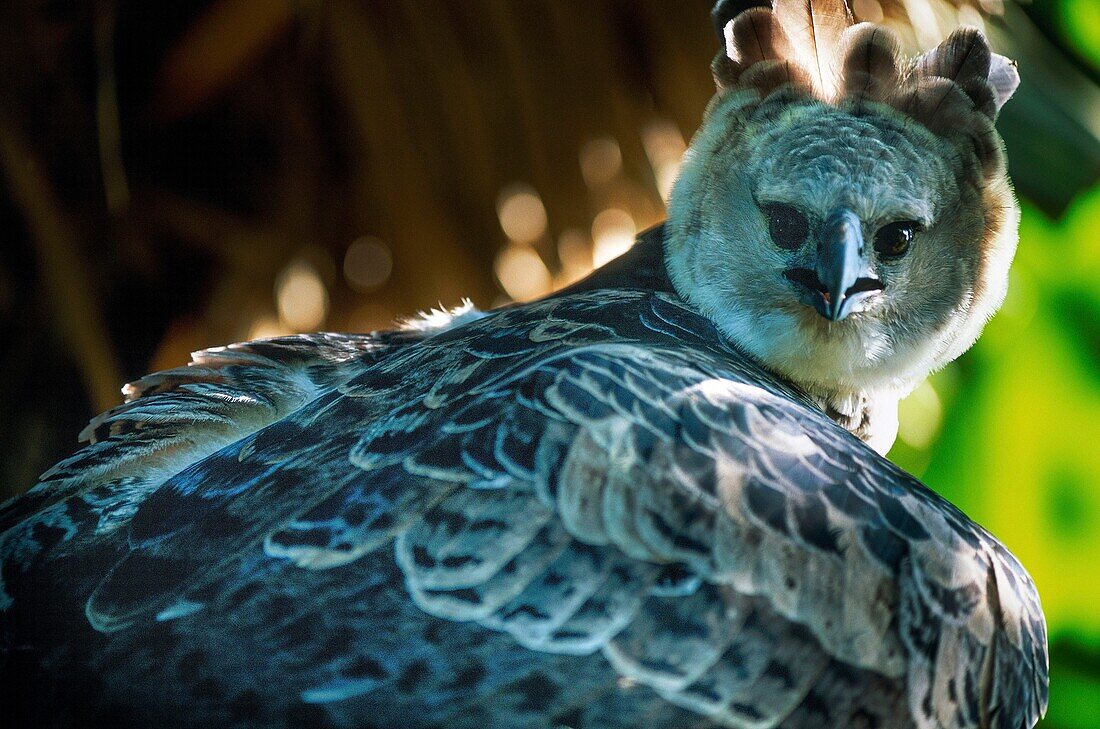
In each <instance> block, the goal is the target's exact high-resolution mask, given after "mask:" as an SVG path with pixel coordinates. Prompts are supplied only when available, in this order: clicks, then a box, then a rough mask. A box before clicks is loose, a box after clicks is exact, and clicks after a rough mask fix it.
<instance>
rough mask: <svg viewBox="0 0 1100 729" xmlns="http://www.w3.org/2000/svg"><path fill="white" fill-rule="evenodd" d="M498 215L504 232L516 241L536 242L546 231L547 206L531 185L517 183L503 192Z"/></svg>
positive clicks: (499, 201)
mask: <svg viewBox="0 0 1100 729" xmlns="http://www.w3.org/2000/svg"><path fill="white" fill-rule="evenodd" d="M497 217H498V219H499V220H500V227H501V228H502V229H503V230H504V234H505V235H506V236H508V237H509V238H511V239H512V240H513V241H515V242H516V243H534V242H535V241H537V240H538V239H539V238H541V237H542V236H543V235H544V234H545V233H546V208H545V207H543V204H542V198H540V197H539V194H538V193H537V192H535V189H534V188H533V187H531V186H530V185H523V184H515V185H511V186H509V187H507V188H506V189H505V190H504V191H503V192H501V193H500V197H499V199H498V200H497Z"/></svg>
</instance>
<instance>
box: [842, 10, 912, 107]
mask: <svg viewBox="0 0 1100 729" xmlns="http://www.w3.org/2000/svg"><path fill="white" fill-rule="evenodd" d="M843 49H844V50H843V55H844V65H843V68H842V73H841V76H842V78H843V86H842V87H841V95H843V96H847V97H851V98H853V99H856V100H857V101H863V100H864V99H867V100H870V101H878V102H885V101H886V100H887V99H889V98H890V97H891V96H892V95H893V94H895V93H896V92H897V88H898V85H899V83H900V80H901V71H900V69H899V68H898V49H899V43H898V38H897V36H896V35H894V33H893V31H891V30H890V29H889V28H886V27H884V26H881V25H873V24H871V23H860V24H858V25H853V26H852V27H851V28H849V29H848V30H846V31H845V32H844V38H843Z"/></svg>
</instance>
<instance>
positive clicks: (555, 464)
mask: <svg viewBox="0 0 1100 729" xmlns="http://www.w3.org/2000/svg"><path fill="white" fill-rule="evenodd" d="M723 7H725V8H726V9H727V10H728V8H729V7H731V6H730V5H729V4H728V3H726V4H724V5H723ZM724 20H726V19H724ZM722 27H723V30H724V37H725V40H726V43H725V47H724V49H723V50H722V51H721V52H720V53H719V54H718V57H717V58H716V60H715V63H714V66H713V71H714V76H715V79H716V81H717V87H718V88H717V94H716V95H715V97H714V99H713V101H712V102H711V104H710V106H709V108H708V111H707V116H706V119H705V121H704V123H703V126H702V128H701V130H700V131H699V132H698V134H697V136H696V137H695V139H694V141H693V142H692V144H691V147H690V150H689V152H688V155H687V158H686V161H685V163H684V166H683V170H682V174H681V176H680V178H679V181H678V182H677V183H676V186H675V188H674V191H673V194H672V197H671V203H670V209H669V217H668V220H667V222H666V223H664V224H663V225H661V226H658V227H656V228H653V229H651V230H649V231H647V232H646V233H644V234H642V235H641V236H640V239H639V240H638V241H637V243H636V245H635V246H634V248H633V249H632V250H631V251H630V252H629V253H627V254H626V255H625V256H623V257H622V258H619V259H617V260H616V261H613V262H611V263H610V264H608V265H607V266H605V267H604V268H602V269H600V270H598V271H596V272H595V273H594V274H593V275H592V276H591V277H589V278H588V279H586V280H584V281H582V282H580V283H578V284H575V285H574V286H572V287H570V288H567V289H565V290H563V291H561V292H558V293H557V294H554V295H551V296H549V297H548V298H545V299H543V300H540V301H536V302H533V303H529V304H523V305H514V306H509V307H505V308H501V309H498V310H494V311H490V312H478V311H475V310H472V309H470V308H465V309H462V310H460V311H456V312H452V313H450V314H440V315H437V316H434V317H429V318H426V319H423V320H418V321H415V322H413V323H411V324H409V325H407V326H405V327H404V328H401V329H398V330H395V331H390V332H382V333H375V334H367V335H339V334H317V335H304V336H295V337H287V338H280V339H273V340H266V341H256V342H250V343H246V344H239V345H232V346H228V347H224V348H220V349H213V350H208V351H205V352H201V353H198V354H197V355H195V358H194V361H193V362H192V364H191V365H190V366H188V367H184V368H180V369H175V370H170V371H167V372H161V373H159V374H154V375H150V376H147V377H145V378H142V379H141V380H138V381H137V382H135V383H133V384H130V385H127V386H126V388H125V389H124V393H125V396H126V400H125V403H124V404H122V405H120V406H118V407H116V408H114V409H113V410H111V411H108V412H106V413H104V414H103V415H100V416H99V417H97V418H95V419H94V420H93V421H92V422H91V423H90V425H89V426H88V428H87V429H86V430H85V431H84V432H83V434H82V438H83V439H84V440H85V441H86V442H87V445H86V446H85V447H84V448H83V449H82V450H80V451H79V452H77V453H76V454H75V455H73V456H72V457H70V458H68V459H66V460H64V461H62V462H61V463H59V464H58V465H57V466H55V467H54V468H53V469H51V470H50V471H49V472H47V473H46V474H45V475H44V476H43V478H42V481H41V482H40V483H39V484H38V485H37V486H35V487H34V488H32V489H31V490H30V491H29V492H28V493H27V494H25V495H24V496H22V497H21V498H17V499H15V500H14V501H11V502H9V503H8V504H6V505H5V506H4V507H3V510H2V513H0V535H2V536H0V557H2V577H3V582H2V585H0V646H2V650H3V658H2V664H3V671H2V672H3V676H2V681H3V683H4V685H5V686H6V687H7V688H8V690H9V692H10V693H9V694H8V695H9V697H10V698H9V699H8V700H7V701H6V703H5V706H4V711H5V712H6V714H7V716H8V718H9V720H10V721H12V722H14V723H15V724H28V725H34V726H112V727H117V726H141V727H152V726H155V727H166V726H188V727H213V726H217V727H222V726H225V727H228V726H257V727H259V726H262V727H284V726H286V727H296V726H309V727H330V726H331V727H540V728H543V727H573V728H580V727H588V728H603V727H607V728H612V727H623V728H626V727H631V728H639V727H682V728H684V729H689V728H692V729H695V728H701V727H744V728H752V729H764V728H767V727H784V728H801V727H810V728H813V729H820V728H821V727H875V728H878V729H886V728H898V729H901V728H914V729H915V728H919V729H961V728H964V727H974V728H979V727H980V728H996V729H1020V728H1025V727H1031V726H1033V725H1034V724H1035V723H1036V722H1037V721H1038V718H1039V717H1040V715H1041V714H1042V713H1043V711H1045V707H1046V702H1047V649H1046V632H1045V626H1044V620H1043V615H1042V611H1041V608H1040V605H1039V600H1038V596H1037V594H1036V592H1035V588H1034V586H1033V584H1032V582H1031V580H1030V578H1029V577H1028V575H1027V573H1026V572H1025V571H1024V569H1023V568H1022V567H1021V566H1020V564H1019V563H1018V562H1017V561H1016V559H1015V558H1014V557H1013V556H1012V555H1011V554H1009V552H1008V551H1007V550H1006V549H1005V548H1004V547H1003V546H1002V545H1001V544H999V543H998V542H997V540H996V539H995V538H993V537H992V536H991V535H990V534H989V533H987V532H986V531H985V530H983V529H982V528H981V527H980V526H978V525H976V524H974V523H973V522H971V521H970V520H969V519H968V518H967V517H966V516H965V515H964V514H962V513H961V512H960V511H959V510H957V509H956V508H955V507H953V506H952V505H951V504H949V503H947V502H946V501H944V500H943V499H941V498H939V497H938V496H937V495H936V494H934V493H933V492H931V491H930V490H929V489H927V488H926V487H925V486H923V485H922V484H921V483H919V482H918V481H917V480H916V479H914V478H912V477H911V476H909V475H907V474H906V473H904V472H903V471H901V470H900V469H898V468H897V467H895V466H894V465H892V464H891V463H889V462H888V461H887V460H885V459H884V458H883V457H882V456H881V455H879V453H878V452H876V450H877V451H883V450H885V449H886V448H888V447H889V443H890V442H891V441H892V440H893V437H894V431H895V428H896V415H895V412H896V403H897V400H898V398H899V397H900V396H902V395H904V394H905V393H906V392H907V391H909V390H910V389H911V388H912V387H914V386H915V385H916V384H917V383H919V382H920V381H921V380H922V378H924V377H925V376H926V375H927V374H928V373H929V372H930V371H931V370H932V369H934V368H936V367H938V366H940V365H942V364H944V363H945V362H948V361H949V360H951V359H953V358H954V357H956V356H958V355H959V354H960V353H962V352H963V351H964V350H965V349H967V348H968V347H969V346H970V344H972V343H973V341H974V340H975V338H976V337H977V335H978V334H979V331H980V330H981V328H982V326H983V324H984V322H985V321H986V320H987V318H988V317H989V316H990V315H991V314H992V313H993V312H994V311H995V310H996V308H997V307H998V306H999V304H1000V302H1001V300H1002V298H1003V295H1004V291H1005V287H1006V279H1007V270H1008V266H1009V263H1010V260H1011V258H1012V255H1013V249H1014V247H1015V241H1016V228H1017V208H1016V205H1015V202H1014V200H1013V196H1012V194H1011V191H1010V187H1009V182H1008V180H1007V178H1006V173H1005V163H1004V157H1003V152H1002V143H1001V141H1000V138H999V137H998V135H997V133H996V132H995V130H994V127H993V122H994V119H995V118H996V116H997V113H998V111H999V110H1000V108H1001V106H1002V105H1003V104H1004V103H1005V102H1006V100H1007V99H1008V98H1009V96H1011V94H1012V92H1013V90H1014V89H1015V87H1016V84H1017V80H1018V77H1017V75H1016V71H1015V68H1014V66H1013V64H1012V63H1011V62H1009V61H1008V60H1006V59H1005V58H1003V57H1001V56H998V55H996V54H993V53H991V52H990V49H989V46H988V44H987V42H986V40H985V38H984V37H983V35H982V34H981V33H980V32H978V31H976V30H973V29H962V30H959V31H957V32H955V33H954V34H953V35H951V36H950V37H949V38H948V39H947V40H946V41H944V43H943V44H942V45H940V46H939V47H936V48H933V49H932V50H930V51H928V52H926V53H924V54H923V55H920V56H918V57H916V58H913V59H903V58H902V57H901V56H900V54H899V52H898V42H897V40H896V39H895V37H894V36H893V35H892V33H891V32H890V31H889V30H887V29H885V28H883V27H879V26H874V25H867V24H853V23H852V22H851V20H850V17H849V14H848V12H847V9H846V7H845V6H844V4H843V3H842V2H840V0H813V1H812V2H810V1H809V0H775V2H774V7H757V8H752V9H748V10H745V11H744V12H740V13H737V14H736V15H735V16H734V17H731V18H728V22H723V23H722ZM10 725H11V724H9V726H10Z"/></svg>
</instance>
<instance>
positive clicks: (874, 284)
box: [844, 276, 886, 296]
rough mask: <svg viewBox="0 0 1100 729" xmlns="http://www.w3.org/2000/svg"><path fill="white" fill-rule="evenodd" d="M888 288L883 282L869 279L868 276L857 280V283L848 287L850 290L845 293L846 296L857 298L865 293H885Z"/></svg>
mask: <svg viewBox="0 0 1100 729" xmlns="http://www.w3.org/2000/svg"><path fill="white" fill-rule="evenodd" d="M885 290H886V286H884V285H883V283H882V281H879V280H878V279H877V278H868V277H866V276H863V277H860V278H858V279H856V282H855V283H854V284H852V285H851V286H849V287H848V290H847V291H845V292H844V295H845V296H855V295H856V294H861V293H863V292H865V291H885Z"/></svg>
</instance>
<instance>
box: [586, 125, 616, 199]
mask: <svg viewBox="0 0 1100 729" xmlns="http://www.w3.org/2000/svg"><path fill="white" fill-rule="evenodd" d="M622 168H623V153H622V150H621V149H619V143H618V142H616V141H615V139H614V138H613V137H598V138H596V139H592V140H589V141H588V142H586V143H585V145H584V146H583V147H582V148H581V175H582V176H583V177H584V182H585V184H586V185H588V186H589V187H591V188H594V189H595V188H600V187H603V186H604V185H606V184H607V183H609V182H611V181H612V180H614V179H615V177H616V176H617V175H618V174H619V172H621V171H622Z"/></svg>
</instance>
